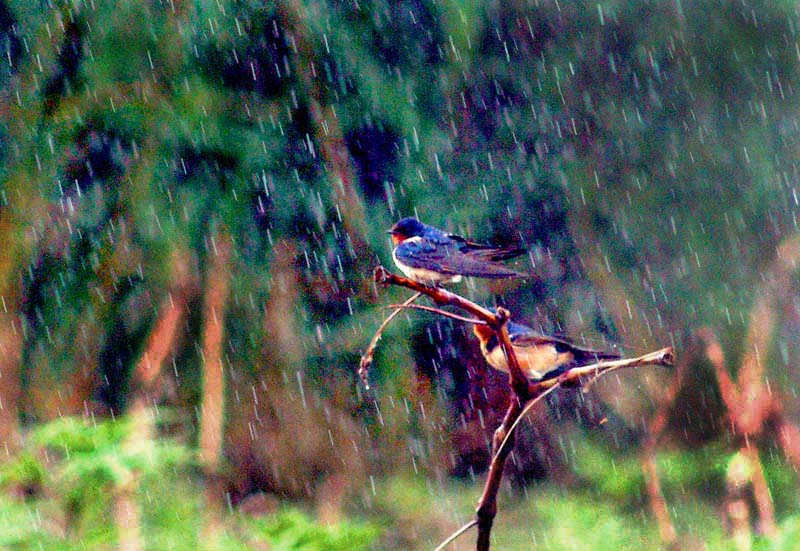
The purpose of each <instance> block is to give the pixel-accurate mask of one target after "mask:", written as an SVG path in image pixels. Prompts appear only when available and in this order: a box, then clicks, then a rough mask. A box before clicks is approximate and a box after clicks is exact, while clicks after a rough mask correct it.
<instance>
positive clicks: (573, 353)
mask: <svg viewBox="0 0 800 551" xmlns="http://www.w3.org/2000/svg"><path fill="white" fill-rule="evenodd" d="M507 324H508V325H507V327H508V336H509V338H510V339H511V346H512V347H513V348H514V354H515V355H516V356H517V361H518V362H519V366H520V368H522V372H523V373H525V375H526V376H527V377H528V378H530V379H532V380H535V381H541V380H544V379H552V378H553V377H558V376H559V375H561V374H562V373H564V372H565V371H567V370H568V369H571V368H573V367H581V366H584V365H590V364H593V363H595V362H598V361H600V360H613V359H617V358H619V357H620V355H619V354H617V353H615V352H603V351H600V350H590V349H588V348H580V347H578V346H575V345H574V344H572V343H570V342H568V341H566V340H563V339H559V338H556V337H548V336H547V335H543V334H541V333H538V332H536V331H534V330H533V329H531V328H530V327H526V326H525V325H521V324H519V323H513V322H511V321H509V322H507ZM473 331H474V332H475V335H476V336H477V337H478V340H480V343H481V352H483V357H484V358H486V361H487V362H488V363H489V365H491V366H492V367H493V368H495V369H499V370H500V371H504V372H506V373H508V360H507V359H506V355H505V353H504V352H503V347H502V346H501V345H500V341H499V339H498V338H497V335H495V333H494V331H492V330H491V329H490V328H489V327H488V326H486V325H473Z"/></svg>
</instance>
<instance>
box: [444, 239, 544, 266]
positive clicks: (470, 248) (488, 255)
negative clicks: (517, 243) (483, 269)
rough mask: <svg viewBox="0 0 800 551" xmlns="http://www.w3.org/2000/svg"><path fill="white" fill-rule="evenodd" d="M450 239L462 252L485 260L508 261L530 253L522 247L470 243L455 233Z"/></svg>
mask: <svg viewBox="0 0 800 551" xmlns="http://www.w3.org/2000/svg"><path fill="white" fill-rule="evenodd" d="M448 237H449V238H450V239H452V240H453V241H455V242H456V244H457V246H458V248H459V250H461V252H463V253H467V254H471V255H473V256H475V257H477V258H479V259H483V260H492V261H498V260H508V259H510V258H516V257H518V256H522V255H523V254H526V253H527V252H528V249H524V248H522V247H492V246H491V245H484V244H482V243H475V242H474V241H469V240H467V239H465V238H463V237H461V236H460V235H456V234H453V233H451V234H448Z"/></svg>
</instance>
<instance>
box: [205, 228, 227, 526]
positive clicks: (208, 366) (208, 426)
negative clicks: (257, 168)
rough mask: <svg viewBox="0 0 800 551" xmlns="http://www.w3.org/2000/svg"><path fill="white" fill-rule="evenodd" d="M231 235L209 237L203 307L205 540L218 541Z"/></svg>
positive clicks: (221, 232)
mask: <svg viewBox="0 0 800 551" xmlns="http://www.w3.org/2000/svg"><path fill="white" fill-rule="evenodd" d="M230 256H231V241H230V236H229V235H228V233H227V231H226V230H225V229H224V228H219V229H218V230H217V232H216V233H215V234H213V235H212V236H211V237H210V238H209V255H208V267H207V273H206V280H205V296H204V304H203V337H202V339H203V340H202V354H203V358H202V359H203V394H202V402H201V407H200V429H199V432H200V436H199V456H200V461H201V462H202V465H203V470H204V472H205V474H206V523H205V526H204V530H203V532H204V534H203V535H202V537H203V539H204V540H205V541H214V539H216V536H217V534H219V532H220V527H221V524H222V520H221V517H222V505H223V502H224V498H225V496H224V486H223V485H222V484H221V483H220V480H219V476H218V475H219V466H220V463H221V460H222V435H223V415H224V413H225V377H224V372H223V368H222V361H223V357H222V337H223V334H224V329H225V304H226V303H227V301H228V292H229V288H230V272H229V266H228V265H229V261H230Z"/></svg>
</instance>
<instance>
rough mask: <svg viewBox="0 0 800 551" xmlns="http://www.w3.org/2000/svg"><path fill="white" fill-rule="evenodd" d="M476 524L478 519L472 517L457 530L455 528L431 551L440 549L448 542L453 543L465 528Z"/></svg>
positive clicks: (440, 550) (439, 550) (467, 528)
mask: <svg viewBox="0 0 800 551" xmlns="http://www.w3.org/2000/svg"><path fill="white" fill-rule="evenodd" d="M476 524H478V521H477V520H476V519H472V520H471V521H469V522H468V523H466V524H465V525H464V526H462V527H461V528H459V529H458V530H456V531H455V532H453V533H452V534H450V536H449V537H448V538H447V539H446V540H444V541H443V542H442V543H440V544H439V547H437V548H436V549H434V550H433V551H442V549H444V548H445V547H447V546H448V545H449V544H451V543H453V542H454V541H455V540H456V539H457V538H458V537H459V536H460V535H461V534H463V533H464V532H466V531H467V530H469V529H470V528H472V527H473V526H475V525H476Z"/></svg>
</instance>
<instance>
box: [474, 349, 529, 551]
mask: <svg viewBox="0 0 800 551" xmlns="http://www.w3.org/2000/svg"><path fill="white" fill-rule="evenodd" d="M512 353H513V352H512ZM522 409H523V408H522V404H521V403H520V401H519V400H518V399H517V397H516V396H512V397H511V403H510V404H508V411H506V415H505V417H504V418H503V422H502V423H501V424H500V426H499V427H498V429H497V430H496V431H495V433H494V438H493V440H492V452H495V453H494V454H493V455H494V457H493V458H492V463H491V465H489V475H488V476H487V477H486V484H485V485H484V487H483V494H481V498H480V499H479V500H478V508H477V510H476V511H475V518H476V519H477V521H478V543H477V547H476V549H477V550H478V551H488V550H489V544H490V541H489V540H490V536H491V533H492V525H493V524H494V517H495V516H496V515H497V492H498V491H499V490H500V482H501V481H502V480H503V469H504V468H505V466H506V459H508V454H509V453H511V450H512V449H513V447H514V433H513V432H509V431H510V429H511V426H512V425H513V424H514V422H515V421H516V420H517V418H518V417H519V416H520V414H521V413H522ZM504 441H505V442H508V444H507V445H505V446H502V443H503V442H504Z"/></svg>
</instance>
